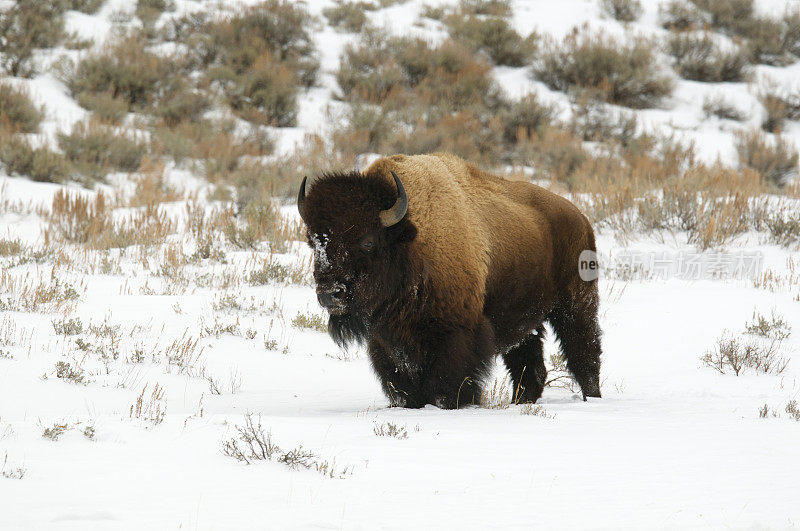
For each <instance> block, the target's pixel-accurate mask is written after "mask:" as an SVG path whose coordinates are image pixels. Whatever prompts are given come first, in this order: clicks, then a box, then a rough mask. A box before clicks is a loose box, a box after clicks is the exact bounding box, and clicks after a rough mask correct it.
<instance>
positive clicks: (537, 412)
mask: <svg viewBox="0 0 800 531" xmlns="http://www.w3.org/2000/svg"><path fill="white" fill-rule="evenodd" d="M519 413H520V415H530V416H533V417H542V418H543V419H554V418H556V416H555V415H554V414H551V413H548V412H547V410H546V409H545V408H544V406H537V405H534V404H523V405H522V407H521V408H520V409H519Z"/></svg>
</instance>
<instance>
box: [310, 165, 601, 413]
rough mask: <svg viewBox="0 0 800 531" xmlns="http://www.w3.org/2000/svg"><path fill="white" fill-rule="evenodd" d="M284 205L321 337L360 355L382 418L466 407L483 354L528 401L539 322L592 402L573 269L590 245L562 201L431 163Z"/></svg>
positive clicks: (484, 367)
mask: <svg viewBox="0 0 800 531" xmlns="http://www.w3.org/2000/svg"><path fill="white" fill-rule="evenodd" d="M297 205H298V209H299V211H300V216H301V217H302V219H303V221H304V222H305V225H306V228H307V233H306V235H307V238H308V243H309V245H310V246H311V248H312V250H313V254H314V280H315V281H316V285H317V288H316V291H317V298H318V299H319V303H320V304H321V305H322V306H323V307H324V308H325V309H327V311H328V312H329V314H330V317H329V323H328V328H329V331H330V334H331V337H332V338H333V339H334V341H336V342H337V344H339V345H341V346H346V345H347V344H348V343H350V342H353V341H355V342H359V343H362V344H365V345H366V347H367V351H368V353H369V357H370V360H371V362H372V366H373V368H374V370H375V372H376V373H377V375H378V378H379V379H380V383H381V385H382V387H383V390H384V392H385V393H386V395H387V397H388V398H389V401H390V403H391V404H392V405H397V406H402V407H412V408H419V407H423V406H425V405H426V404H434V405H436V406H438V407H440V408H448V409H449V408H458V407H461V406H464V405H467V404H474V403H476V402H478V401H479V400H480V396H481V391H482V388H481V382H482V380H483V378H484V377H485V376H486V374H487V372H488V370H489V368H490V366H491V364H492V361H493V359H494V356H495V355H496V354H501V355H502V356H503V361H504V362H505V365H506V367H507V368H508V371H509V373H510V374H511V379H512V382H513V395H514V396H513V398H514V400H515V401H517V402H535V401H536V400H537V399H538V398H539V397H540V396H541V394H542V389H543V387H544V384H545V377H546V375H547V370H546V368H545V364H544V357H543V349H542V340H543V338H544V333H545V330H544V326H543V325H544V322H545V321H546V322H548V323H550V325H551V327H552V328H553V330H554V331H555V334H556V335H557V337H558V340H559V343H560V346H561V352H562V354H563V356H564V358H565V359H566V365H567V368H568V370H569V371H570V372H571V373H572V375H573V376H574V377H575V379H576V380H577V382H578V384H579V385H580V387H581V390H582V392H583V398H584V400H586V397H599V396H600V379H599V371H600V328H599V326H598V322H597V311H598V294H597V280H596V278H594V279H592V278H589V279H587V280H584V279H582V278H581V275H580V274H579V267H578V263H579V256H580V255H581V253H582V252H583V251H595V240H594V233H593V231H592V227H591V225H590V223H589V221H588V220H587V219H586V218H585V217H584V216H583V215H582V214H581V212H580V211H579V210H578V209H577V208H576V207H575V206H574V205H573V204H572V203H570V202H569V201H568V200H566V199H564V198H563V197H560V196H558V195H555V194H553V193H551V192H549V191H548V190H545V189H544V188H541V187H539V186H536V185H533V184H530V183H527V182H520V181H510V180H507V179H503V178H501V177H497V176H495V175H492V174H489V173H487V172H484V171H481V170H480V169H479V168H477V167H476V166H474V165H472V164H469V163H467V162H465V161H464V160H462V159H460V158H458V157H456V156H454V155H451V154H446V153H435V154H431V155H415V156H406V155H394V156H391V157H386V158H381V159H378V160H376V161H375V162H374V163H373V164H372V165H370V166H369V168H367V169H366V170H365V171H364V172H358V171H351V172H334V173H326V174H322V175H320V176H317V177H316V178H313V179H309V178H305V179H303V183H302V185H301V186H300V192H299V194H298V200H297Z"/></svg>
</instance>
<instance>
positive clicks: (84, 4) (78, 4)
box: [64, 0, 105, 15]
mask: <svg viewBox="0 0 800 531" xmlns="http://www.w3.org/2000/svg"><path fill="white" fill-rule="evenodd" d="M104 2H105V0H64V5H65V8H66V9H72V10H74V11H80V12H81V13H86V14H87V15H94V14H95V13H97V10H98V9H100V6H102V5H103V3H104Z"/></svg>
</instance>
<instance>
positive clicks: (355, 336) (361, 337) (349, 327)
mask: <svg viewBox="0 0 800 531" xmlns="http://www.w3.org/2000/svg"><path fill="white" fill-rule="evenodd" d="M367 332H368V325H367V316H365V315H362V314H361V313H360V312H357V311H354V310H352V309H351V310H350V311H349V312H347V313H343V314H340V315H331V316H330V319H328V333H329V334H330V336H331V338H332V339H333V341H334V342H335V343H336V344H337V345H339V346H340V347H342V348H346V347H347V346H348V345H349V344H351V343H361V344H363V343H364V342H365V341H366V339H367Z"/></svg>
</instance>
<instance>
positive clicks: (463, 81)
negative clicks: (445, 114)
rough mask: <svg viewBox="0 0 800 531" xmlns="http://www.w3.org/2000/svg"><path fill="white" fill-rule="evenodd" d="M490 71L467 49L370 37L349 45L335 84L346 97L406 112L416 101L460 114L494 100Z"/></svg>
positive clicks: (417, 41)
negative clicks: (471, 106)
mask: <svg viewBox="0 0 800 531" xmlns="http://www.w3.org/2000/svg"><path fill="white" fill-rule="evenodd" d="M489 70H490V66H489V65H488V64H487V63H486V62H484V61H481V60H478V59H475V58H474V57H473V56H472V53H471V52H470V51H469V49H467V48H466V47H464V46H463V45H462V44H460V43H457V42H454V41H445V42H443V43H442V44H441V45H439V46H437V47H433V46H431V45H430V44H429V43H428V42H426V41H424V40H422V39H414V38H405V37H401V38H391V39H386V38H384V37H383V36H382V35H379V34H377V33H372V32H368V33H366V34H365V35H364V39H363V41H362V43H360V44H359V45H357V46H348V47H347V48H346V49H345V54H344V57H343V58H342V61H341V63H340V65H339V71H338V72H337V74H336V79H337V81H338V82H339V86H340V87H341V89H342V96H343V97H344V98H345V99H348V100H351V101H357V100H363V101H366V102H370V103H384V104H385V106H390V107H393V108H401V107H404V106H406V105H408V104H413V103H414V102H415V101H419V100H421V101H420V104H422V105H429V106H432V105H436V106H440V107H443V108H447V109H448V110H458V109H461V108H464V107H466V106H468V105H471V104H481V103H484V102H485V101H486V100H487V99H488V98H490V97H491V96H492V94H491V92H492V89H493V85H492V81H491V78H490V77H489V76H488V73H489Z"/></svg>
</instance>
